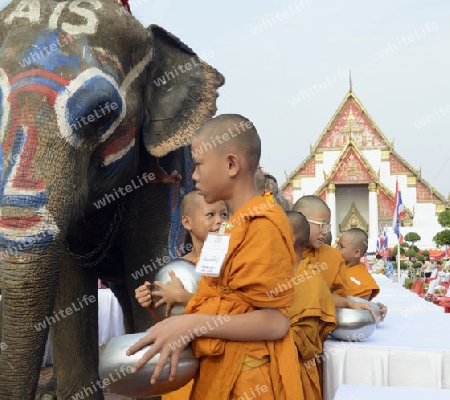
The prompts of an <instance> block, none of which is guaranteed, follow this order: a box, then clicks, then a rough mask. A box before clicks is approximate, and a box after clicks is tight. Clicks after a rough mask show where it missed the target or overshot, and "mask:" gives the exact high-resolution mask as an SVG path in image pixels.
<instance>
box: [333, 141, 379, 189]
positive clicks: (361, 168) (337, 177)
mask: <svg viewBox="0 0 450 400" xmlns="http://www.w3.org/2000/svg"><path fill="white" fill-rule="evenodd" d="M338 162H339V165H337V166H336V168H333V170H334V171H335V172H334V173H333V174H332V176H331V181H332V182H361V181H367V182H368V181H372V180H373V176H372V174H371V173H370V172H369V170H368V169H369V168H370V167H368V166H366V165H365V163H364V162H363V161H362V160H361V154H358V153H357V151H356V150H355V148H354V147H353V145H352V144H351V143H349V145H348V148H347V150H346V151H345V152H344V153H343V154H342V155H341V157H339V159H338Z"/></svg>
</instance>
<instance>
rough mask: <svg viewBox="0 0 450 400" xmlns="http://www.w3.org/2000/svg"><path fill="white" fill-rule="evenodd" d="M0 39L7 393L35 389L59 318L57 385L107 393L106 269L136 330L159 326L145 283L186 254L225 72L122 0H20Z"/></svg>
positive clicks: (80, 392)
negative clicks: (145, 304) (102, 361)
mask: <svg viewBox="0 0 450 400" xmlns="http://www.w3.org/2000/svg"><path fill="white" fill-rule="evenodd" d="M0 46H1V47H0V102H1V103H0V143H1V153H0V157H1V163H0V166H1V171H2V173H1V177H2V183H1V189H0V190H1V194H0V288H1V295H2V315H1V317H0V321H1V323H2V326H1V340H0V343H1V347H0V350H1V354H0V400H11V399H20V400H24V399H34V397H35V392H36V387H37V382H38V377H39V371H40V365H41V360H42V357H43V354H44V348H45V342H46V339H47V336H48V332H49V329H50V331H51V336H52V341H53V355H54V371H55V374H54V376H53V378H52V381H51V383H52V385H50V386H51V387H50V388H49V391H48V394H49V395H50V396H51V397H52V398H58V399H75V398H80V399H81V398H87V397H88V396H89V399H102V398H103V394H102V391H101V389H100V387H101V383H102V382H100V381H99V377H98V315H97V314H98V307H97V278H98V277H101V278H103V279H106V280H108V281H112V282H114V285H113V290H114V292H115V293H116V295H117V297H118V298H119V299H120V301H121V304H122V307H123V310H124V314H125V320H126V324H127V328H128V329H127V331H128V332H129V333H132V332H141V331H144V330H145V329H147V328H148V327H149V326H151V324H152V323H153V321H152V319H151V317H150V315H149V314H148V313H147V311H145V310H144V309H142V308H141V307H140V306H139V305H138V303H137V302H136V301H135V299H134V290H135V288H136V287H137V286H139V285H140V284H142V283H143V282H144V281H145V280H150V281H151V280H152V278H153V276H154V274H155V273H156V270H157V268H158V266H160V265H162V263H163V262H166V261H168V259H169V258H171V257H173V256H174V255H178V253H177V249H179V248H180V245H181V244H182V243H183V231H182V228H181V225H180V216H179V206H180V202H181V199H182V197H183V195H184V193H186V192H187V191H189V190H191V189H192V182H191V179H190V178H191V173H192V168H193V165H192V159H191V154H190V147H189V144H190V141H191V139H192V136H193V134H194V133H195V131H196V130H197V129H198V127H199V126H200V125H201V124H202V123H203V122H204V121H206V120H207V119H208V118H211V117H212V116H213V115H214V114H215V112H216V99H217V96H218V93H217V89H218V88H219V87H220V86H221V85H223V83H224V79H223V77H222V75H221V74H220V73H218V72H217V71H216V70H215V69H214V68H212V67H210V66H209V65H207V64H206V63H205V62H203V61H202V60H201V59H200V58H199V57H198V56H197V55H196V54H195V53H194V52H193V51H192V50H191V49H190V48H189V47H187V46H186V45H185V44H183V43H182V42H181V41H180V40H179V39H178V38H176V37H175V36H173V35H172V34H170V33H168V32H166V31H165V30H164V29H162V28H160V27H158V26H155V25H151V26H150V27H148V28H147V29H146V28H144V27H143V26H142V25H141V24H140V22H139V21H137V20H136V19H135V18H134V17H133V16H132V15H131V14H130V13H129V12H127V11H126V10H125V8H123V7H122V6H121V5H120V4H117V2H114V1H112V0H77V1H49V0H15V1H13V2H11V3H10V4H9V5H8V6H6V7H5V8H4V9H3V10H2V11H1V12H0ZM160 168H162V169H163V170H165V171H168V172H169V173H170V172H171V171H174V170H177V171H178V172H179V173H180V174H181V180H174V181H173V182H172V183H173V184H167V181H166V180H165V179H164V177H165V176H167V175H165V174H164V173H163V171H162V170H161V169H160ZM83 396H84V397H83Z"/></svg>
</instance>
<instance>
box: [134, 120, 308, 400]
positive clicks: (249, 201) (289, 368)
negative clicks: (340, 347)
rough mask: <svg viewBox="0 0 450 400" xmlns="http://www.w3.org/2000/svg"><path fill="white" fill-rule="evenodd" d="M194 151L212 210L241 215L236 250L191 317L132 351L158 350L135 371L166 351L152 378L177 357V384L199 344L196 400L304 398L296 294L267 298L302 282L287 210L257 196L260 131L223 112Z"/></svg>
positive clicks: (174, 321) (196, 299)
mask: <svg viewBox="0 0 450 400" xmlns="http://www.w3.org/2000/svg"><path fill="white" fill-rule="evenodd" d="M192 153H193V158H194V161H195V166H196V167H195V171H194V174H193V179H194V180H195V181H196V183H197V185H196V187H197V189H198V190H199V191H200V193H201V194H202V195H203V196H204V198H205V200H206V202H208V203H212V202H215V201H218V200H225V202H226V203H227V205H228V207H229V209H230V212H231V213H232V217H231V218H230V223H231V224H230V225H229V229H228V230H229V232H230V235H231V237H230V241H229V245H228V250H227V252H226V255H225V261H224V263H223V265H222V268H221V271H220V275H219V276H218V277H217V278H212V277H207V276H203V277H202V279H201V281H200V284H199V288H198V291H197V292H196V293H195V295H194V296H193V297H192V299H191V300H190V302H189V303H188V305H187V307H186V312H187V313H188V314H185V315H182V316H175V317H171V318H168V319H166V320H164V321H162V322H160V323H158V324H156V325H155V326H153V327H152V329H151V332H150V333H149V335H148V336H146V337H145V338H143V339H141V340H140V341H139V342H137V343H136V344H135V345H133V346H132V347H131V348H130V349H129V354H132V353H134V352H136V351H138V350H139V349H141V348H142V347H144V346H145V345H147V344H150V343H153V345H152V346H151V348H150V349H149V350H147V352H146V353H145V354H144V356H143V357H142V358H141V360H140V361H139V362H138V363H137V364H136V365H135V367H134V368H135V369H136V370H137V369H139V368H141V367H142V366H143V365H145V363H146V362H147V361H148V360H149V359H151V358H152V357H153V356H154V355H155V354H156V353H160V357H159V362H158V364H157V367H156V368H155V372H154V374H153V376H152V378H151V379H152V380H151V381H152V382H155V380H156V379H157V378H158V377H159V375H160V374H161V371H162V368H163V366H164V365H165V363H166V361H167V360H168V357H170V363H171V372H170V377H173V376H174V375H175V372H176V369H177V364H178V360H179V356H180V353H181V351H182V350H183V349H184V347H185V346H186V345H187V343H186V341H185V339H187V338H189V337H190V338H191V339H195V340H194V342H193V349H194V353H195V355H196V356H197V357H199V358H200V368H199V373H198V375H197V377H196V379H195V383H194V387H193V391H192V394H191V399H194V400H197V399H198V400H229V399H238V398H243V399H245V398H246V397H250V398H251V396H253V398H255V397H256V396H258V397H257V398H258V399H261V400H268V399H270V400H273V399H277V400H278V399H279V400H290V399H300V400H301V399H303V398H304V397H303V392H302V386H301V381H300V371H299V365H298V358H297V355H296V349H295V344H294V341H293V339H292V335H291V332H290V329H289V311H290V310H289V308H290V306H291V305H292V303H293V300H294V290H293V288H291V289H288V290H285V291H283V292H282V293H280V294H279V295H278V296H270V295H269V294H268V293H270V291H271V290H273V289H274V288H276V287H278V285H280V284H283V283H285V282H286V281H288V280H289V279H292V277H293V272H294V270H293V266H294V261H295V253H294V249H293V247H292V230H291V227H290V225H289V221H288V219H287V217H286V215H285V214H284V211H283V210H282V209H281V207H280V206H278V205H276V204H273V203H271V202H269V201H267V200H266V199H264V198H263V197H261V196H259V195H258V193H257V192H256V190H255V187H254V183H253V177H254V174H255V171H256V168H257V166H258V163H259V158H260V153H261V143H260V139H259V136H258V134H257V132H256V129H255V128H254V127H253V124H252V123H251V122H250V121H248V120H247V119H246V118H244V117H242V116H240V115H229V114H228V115H221V116H219V117H216V118H214V119H212V120H210V121H208V122H206V123H205V124H204V125H203V126H202V127H201V128H200V130H199V132H197V134H196V136H195V137H194V140H193V142H192ZM180 335H181V336H180ZM180 338H183V340H181V339H180ZM174 344H176V345H174Z"/></svg>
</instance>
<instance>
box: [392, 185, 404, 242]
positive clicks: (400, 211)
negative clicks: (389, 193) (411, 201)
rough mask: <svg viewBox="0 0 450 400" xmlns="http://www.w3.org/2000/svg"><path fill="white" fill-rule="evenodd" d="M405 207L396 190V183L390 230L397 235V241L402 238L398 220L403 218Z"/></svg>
mask: <svg viewBox="0 0 450 400" xmlns="http://www.w3.org/2000/svg"><path fill="white" fill-rule="evenodd" d="M405 215H406V214H405V206H404V205H403V202H402V195H401V192H400V191H399V190H398V181H396V183H395V209H394V217H393V220H392V229H393V230H394V233H395V234H396V235H397V237H398V239H399V240H400V238H401V237H402V235H400V220H401V219H403V218H405ZM402 238H403V237H402Z"/></svg>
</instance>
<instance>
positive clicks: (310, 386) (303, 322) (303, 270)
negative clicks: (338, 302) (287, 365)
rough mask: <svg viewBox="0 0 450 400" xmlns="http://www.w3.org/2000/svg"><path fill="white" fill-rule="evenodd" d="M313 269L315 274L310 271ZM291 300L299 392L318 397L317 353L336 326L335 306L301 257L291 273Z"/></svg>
mask: <svg viewBox="0 0 450 400" xmlns="http://www.w3.org/2000/svg"><path fill="white" fill-rule="evenodd" d="M314 272H315V274H314ZM294 284H295V299H294V305H293V306H292V308H291V331H292V336H293V338H294V341H295V345H296V346H297V350H298V358H299V361H300V376H301V380H302V385H303V395H304V397H305V399H306V400H320V399H322V389H321V381H320V374H319V369H318V365H317V364H318V363H319V362H320V361H319V357H318V356H319V355H320V354H322V350H323V342H324V341H325V339H326V337H327V335H328V333H330V332H331V331H332V330H333V329H335V327H336V308H335V304H334V299H333V296H331V293H330V289H329V288H328V286H327V284H326V283H325V281H324V279H323V278H322V276H321V275H320V272H319V271H318V270H317V269H315V268H314V267H313V266H311V265H310V263H309V259H308V258H306V259H303V260H302V261H301V263H300V264H299V266H298V268H297V271H296V272H295V275H294Z"/></svg>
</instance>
